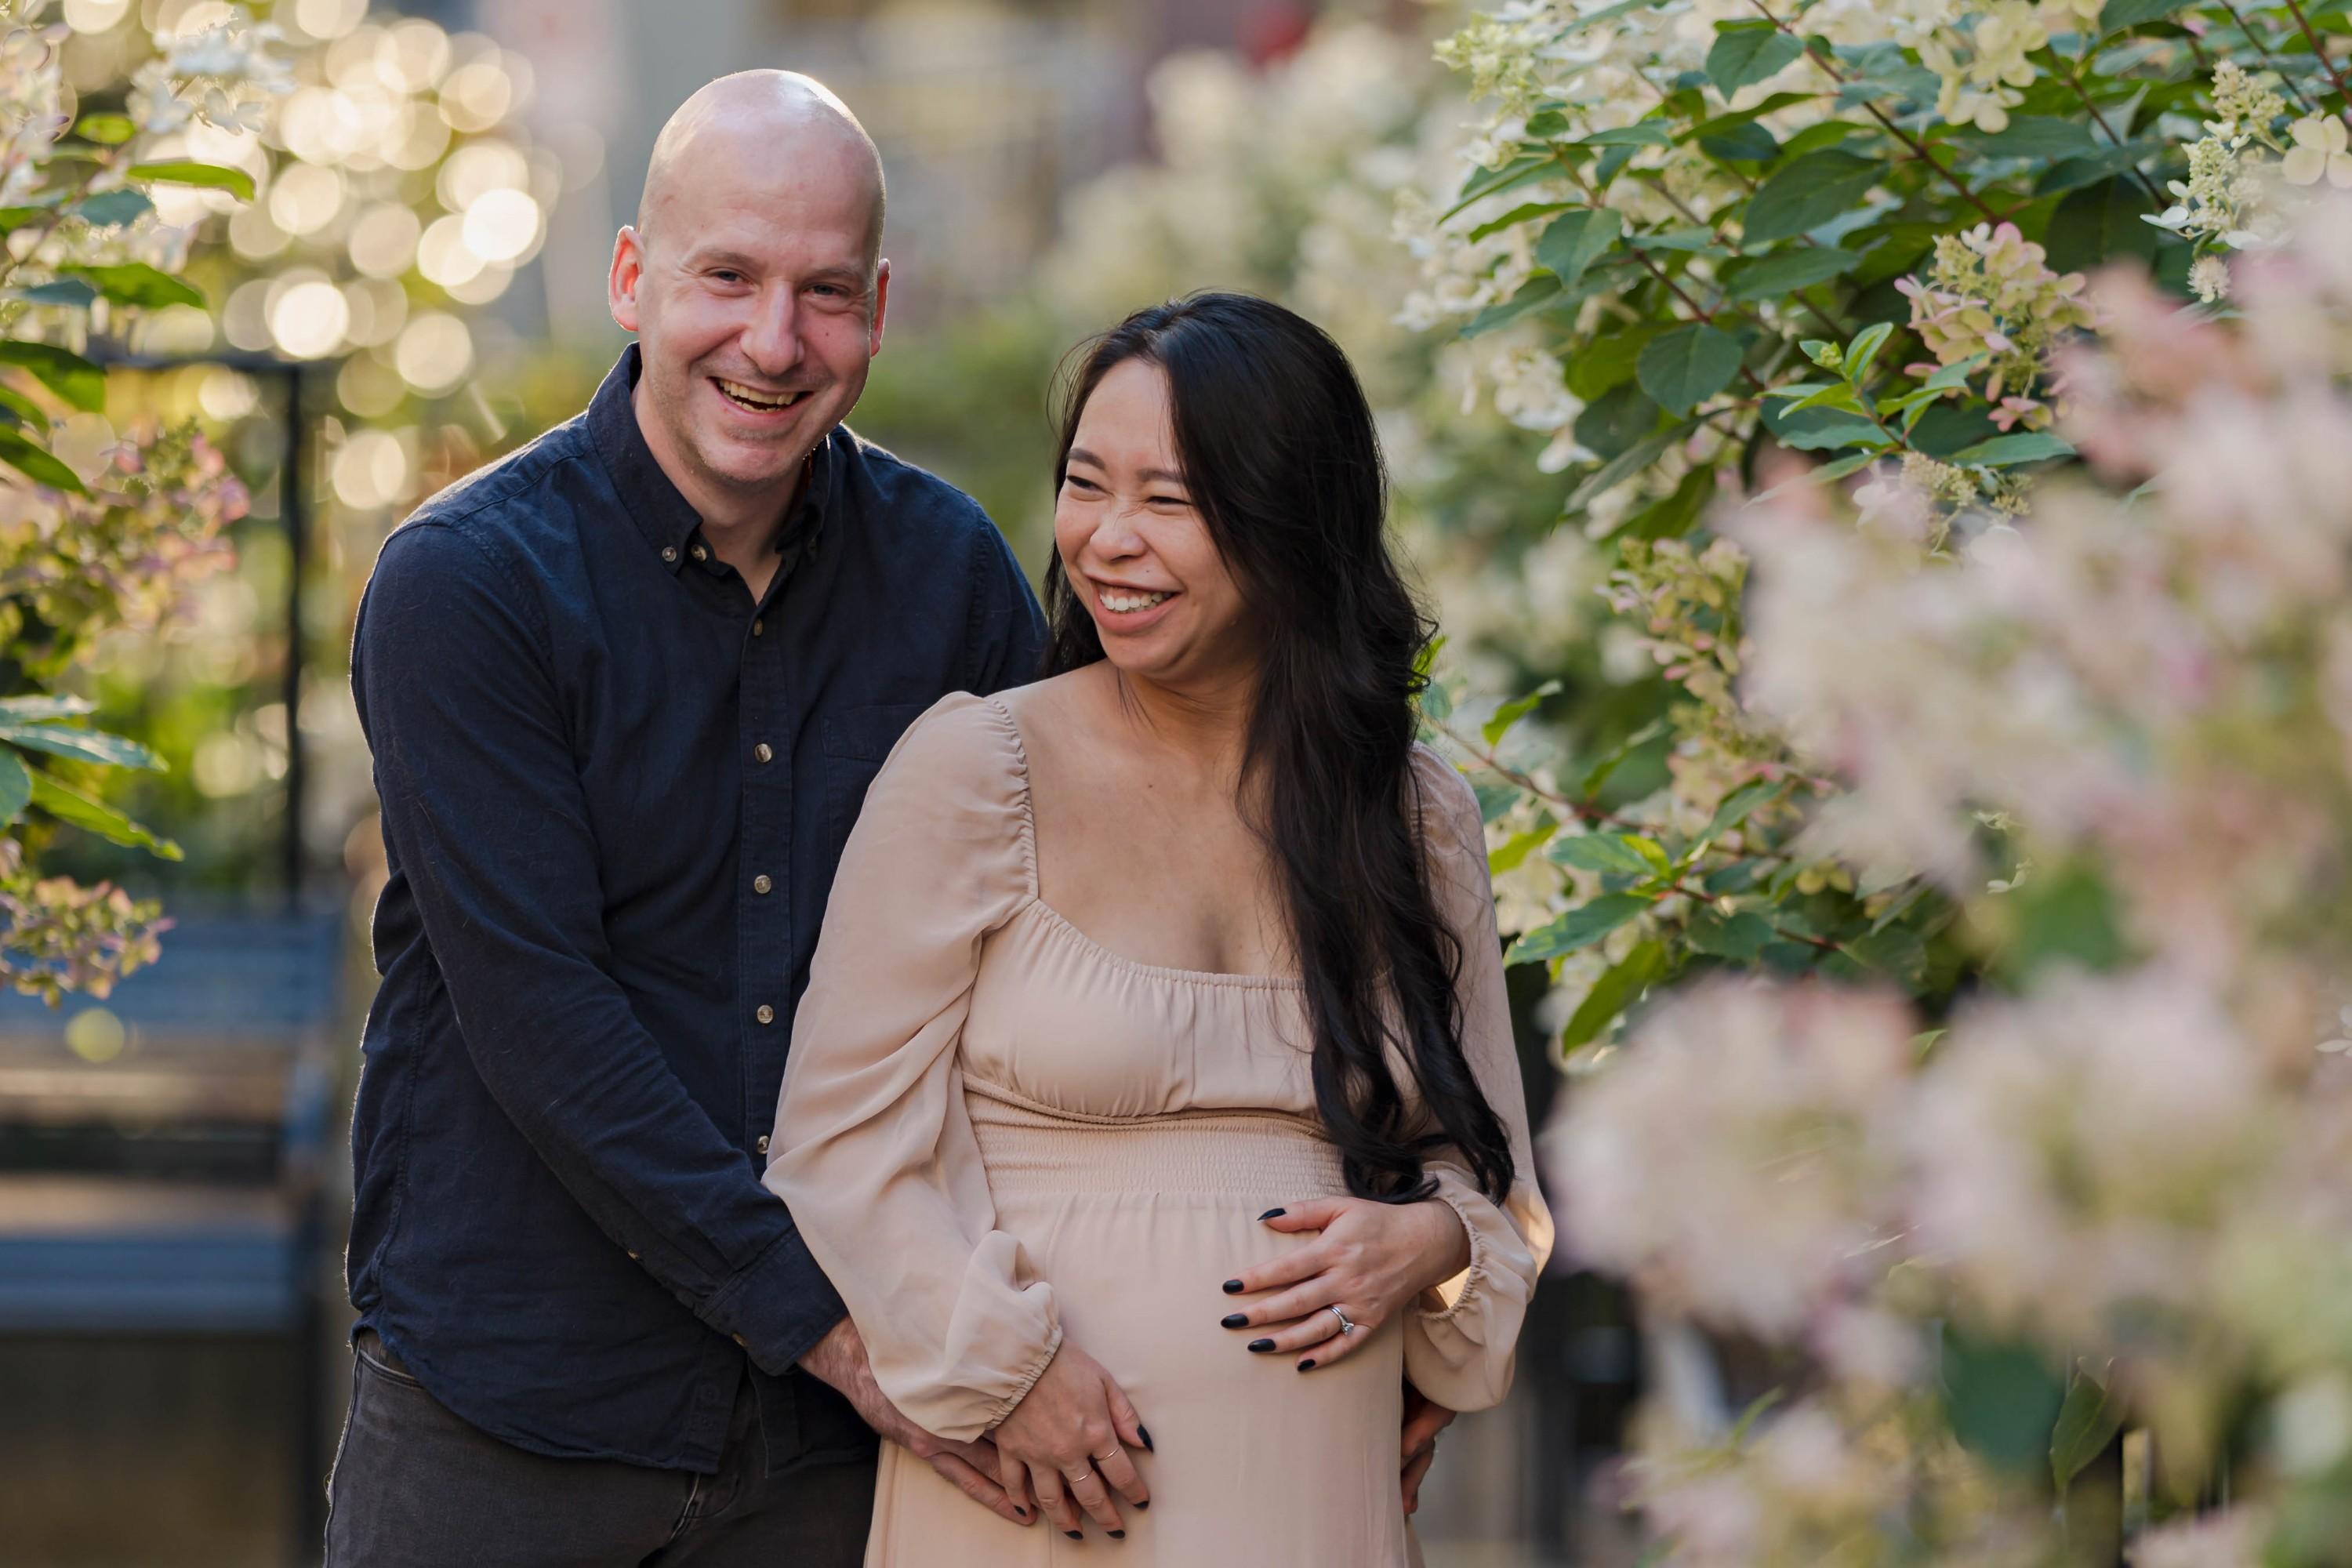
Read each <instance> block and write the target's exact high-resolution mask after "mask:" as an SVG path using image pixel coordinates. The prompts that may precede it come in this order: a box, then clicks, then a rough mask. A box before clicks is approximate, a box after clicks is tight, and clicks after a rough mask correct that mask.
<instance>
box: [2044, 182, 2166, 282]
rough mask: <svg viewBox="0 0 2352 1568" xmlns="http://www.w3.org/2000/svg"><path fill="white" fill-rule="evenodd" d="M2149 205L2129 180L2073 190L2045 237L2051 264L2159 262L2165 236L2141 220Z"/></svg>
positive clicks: (2061, 267)
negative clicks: (2129, 258)
mask: <svg viewBox="0 0 2352 1568" xmlns="http://www.w3.org/2000/svg"><path fill="white" fill-rule="evenodd" d="M2147 210H2148V206H2147V197H2146V195H2144V194H2143V193H2142V192H2141V191H2140V190H2139V189H2138V187H2137V186H2136V185H2133V184H2130V183H2129V182H2128V181H2126V180H2121V179H2110V180H2102V181H2099V182H2098V183H2097V184H2090V185H2085V186H2084V187H2083V188H2082V189H2081V190H2078V191H2072V192H2069V193H2068V194H2067V196H2066V199H2065V200H2063V201H2062V202H2060V203H2059V204H2058V210H2057V211H2056V212H2053V213H2052V214H2051V215H2050V226H2049V228H2048V229H2047V230H2046V231H2044V233H2043V234H2042V247H2043V248H2044V249H2045V250H2046V251H2048V252H2049V256H2048V260H2049V264H2050V266H2051V267H2052V268H2053V269H2055V270H2057V271H2060V272H2080V271H2083V270H2085V269H2086V268H2093V267H2101V266H2104V265H2105V264H2106V263H2107V262H2110V261H2116V260H2120V259H2121V258H2124V257H2126V256H2137V257H2138V258H2140V260H2142V261H2144V262H2150V261H2154V260H2155V259H2156V248H2157V247H2158V245H2159V244H2161V243H2162V239H2163V237H2162V236H2161V235H2159V234H2158V231H2157V230H2156V228H2155V227H2154V226H2152V225H2149V224H2145V223H2142V222H2141V221H2140V216H2141V215H2142V214H2144V213H2146V212H2147Z"/></svg>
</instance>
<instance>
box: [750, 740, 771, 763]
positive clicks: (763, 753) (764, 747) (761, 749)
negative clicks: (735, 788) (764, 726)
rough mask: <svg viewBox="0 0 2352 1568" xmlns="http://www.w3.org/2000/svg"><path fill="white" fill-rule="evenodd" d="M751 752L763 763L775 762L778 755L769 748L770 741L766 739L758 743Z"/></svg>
mask: <svg viewBox="0 0 2352 1568" xmlns="http://www.w3.org/2000/svg"><path fill="white" fill-rule="evenodd" d="M751 754H752V755H753V756H754V757H757V758H758V759H759V760H760V761H761V762H763V763H766V762H773V761H774V760H775V755H776V753H775V752H772V751H771V750H769V749H768V742H765V741H762V742H760V743H759V744H758V745H756V746H754V747H752V748H751Z"/></svg>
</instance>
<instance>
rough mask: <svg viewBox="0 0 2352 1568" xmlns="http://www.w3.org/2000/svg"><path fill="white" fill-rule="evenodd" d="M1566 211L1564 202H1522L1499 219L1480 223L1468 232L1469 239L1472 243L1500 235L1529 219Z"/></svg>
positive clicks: (1490, 219)
mask: <svg viewBox="0 0 2352 1568" xmlns="http://www.w3.org/2000/svg"><path fill="white" fill-rule="evenodd" d="M1567 210H1568V204H1567V203H1566V202H1523V203H1521V204H1520V205H1517V206H1515V207H1513V208H1512V209H1511V210H1510V211H1509V212H1507V213H1505V214H1504V215H1503V216H1501V217H1495V218H1488V219H1487V220H1486V222H1485V223H1482V224H1480V225H1479V226H1477V227H1476V228H1474V229H1472V230H1471V231H1470V238H1471V239H1472V240H1473V241H1474V242H1475V241H1477V240H1481V239H1484V238H1486V237H1487V236H1488V235H1490V234H1500V233H1502V232H1503V231H1504V230H1505V229H1507V228H1513V227H1516V226H1518V225H1520V224H1523V223H1526V222H1527V221H1528V219H1530V218H1538V217H1542V216H1546V215H1547V214H1549V213H1556V212H1566V211H1567Z"/></svg>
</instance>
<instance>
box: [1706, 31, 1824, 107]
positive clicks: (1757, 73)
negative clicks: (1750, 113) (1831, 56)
mask: <svg viewBox="0 0 2352 1568" xmlns="http://www.w3.org/2000/svg"><path fill="white" fill-rule="evenodd" d="M1804 52H1805V47H1804V45H1802V44H1801V43H1799V42H1798V41H1797V40H1796V39H1794V38H1792V37H1790V36H1789V35H1788V34H1786V33H1784V32H1782V31H1781V30H1780V28H1779V27H1778V26H1774V25H1773V24H1772V23H1770V22H1717V24H1716V25H1715V43H1714V44H1713V45H1712V46H1711V47H1709V48H1708V49H1707V51H1706V79H1707V80H1709V81H1711V82H1713V83H1715V89H1716V90H1717V92H1720V93H1721V94H1723V96H1724V97H1726V98H1729V97H1730V96H1731V95H1732V94H1733V93H1735V92H1738V90H1739V89H1741V88H1743V87H1746V86H1748V84H1750V83H1751V82H1759V81H1762V80H1763V79H1765V78H1766V77H1769V76H1772V75H1774V74H1776V73H1778V72H1779V71H1780V70H1781V69H1782V68H1785V67H1786V66H1787V65H1788V64H1789V63H1790V61H1792V60H1794V59H1795V58H1797V57H1798V56H1799V55H1801V54H1803V53H1804Z"/></svg>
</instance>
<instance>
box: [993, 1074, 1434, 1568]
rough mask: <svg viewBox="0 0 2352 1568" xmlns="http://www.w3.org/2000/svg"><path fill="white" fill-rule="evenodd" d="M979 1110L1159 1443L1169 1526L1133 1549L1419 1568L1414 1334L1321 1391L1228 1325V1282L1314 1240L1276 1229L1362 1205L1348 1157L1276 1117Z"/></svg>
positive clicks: (1163, 1513)
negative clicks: (1408, 1363)
mask: <svg viewBox="0 0 2352 1568" xmlns="http://www.w3.org/2000/svg"><path fill="white" fill-rule="evenodd" d="M967 1104H968V1106H969V1108H970V1110H971V1118H972V1124H973V1129H974V1131H975V1132H976V1133H977V1134H978V1137H979V1141H980V1144H981V1150H982V1156H983V1158H984V1160H985V1162H986V1163H987V1166H988V1172H989V1185H990V1189H991V1192H992V1194H993V1195H994V1197H995V1200H996V1205H997V1221H998V1224H999V1225H1000V1226H1002V1227H1003V1229H1004V1230H1006V1231H1008V1232H1010V1233H1011V1234H1013V1236H1015V1237H1019V1238H1020V1240H1021V1242H1022V1244H1023V1246H1024V1248H1025V1249H1026V1250H1027V1252H1028V1255H1029V1258H1030V1260H1031V1262H1032V1263H1033V1264H1034V1266H1035V1268H1037V1270H1038V1272H1039V1274H1040V1275H1041V1276H1042V1277H1044V1278H1045V1279H1047V1280H1049V1281H1051V1282H1052V1284H1053V1287H1054V1293H1055V1300H1056V1302H1057V1304H1058V1305H1059V1308H1060V1311H1061V1316H1062V1324H1063V1331H1064V1333H1065V1335H1066V1339H1067V1342H1070V1343H1074V1344H1076V1345H1078V1346H1079V1347H1081V1348H1082V1349H1084V1350H1085V1351H1086V1352H1087V1354H1089V1355H1091V1356H1093V1357H1094V1358H1095V1359H1096V1360H1097V1361H1098V1362H1100V1363H1103V1365H1104V1366H1105V1367H1106V1368H1107V1369H1108V1371H1109V1372H1110V1373H1111V1375H1112V1376H1113V1377H1115V1378H1117V1379H1118V1383H1119V1384H1120V1386H1121V1387H1122V1388H1124V1389H1125V1390H1126V1391H1127V1393H1128V1396H1129V1398H1130V1399H1132V1400H1133V1401H1134V1403H1135V1406H1136V1410H1137V1413H1138V1414H1139V1415H1140V1416H1141V1418H1142V1421H1143V1425H1144V1426H1145V1427H1146V1428H1147V1429H1148V1430H1149V1431H1150V1434H1151V1437H1152V1444H1153V1451H1152V1452H1151V1453H1150V1455H1148V1456H1146V1457H1144V1458H1143V1459H1142V1460H1141V1461H1139V1462H1140V1465H1141V1468H1142V1469H1143V1472H1144V1474H1145V1477H1146V1479H1147V1480H1148V1481H1149V1483H1150V1486H1151V1488H1152V1507H1151V1510H1150V1512H1149V1513H1148V1514H1143V1515H1138V1516H1136V1517H1135V1518H1134V1519H1133V1520H1131V1521H1130V1523H1131V1525H1133V1526H1134V1527H1136V1528H1135V1529H1134V1530H1131V1531H1130V1538H1129V1543H1130V1544H1132V1545H1139V1544H1141V1540H1142V1535H1143V1534H1144V1533H1148V1534H1149V1535H1150V1537H1151V1538H1152V1539H1153V1540H1154V1541H1155V1542H1156V1550H1155V1551H1153V1552H1151V1553H1150V1557H1151V1558H1152V1559H1153V1560H1155V1561H1157V1562H1160V1563H1171V1564H1172V1563H1203V1564H1205V1563H1297V1564H1316V1563H1332V1564H1340V1563H1345V1564H1349V1565H1350V1568H1381V1565H1385V1564H1390V1563H1402V1562H1404V1561H1405V1560H1406V1558H1405V1552H1406V1548H1405V1545H1404V1542H1405V1533H1404V1520H1403V1515H1402V1508H1401V1506H1400V1503H1399V1500H1398V1487H1397V1459H1398V1450H1397V1435H1398V1424H1399V1421H1400V1420H1401V1418H1402V1379H1403V1355H1402V1342H1401V1340H1400V1338H1399V1334H1398V1331H1397V1330H1396V1327H1395V1325H1393V1324H1391V1325H1389V1326H1388V1327H1386V1328H1384V1329H1382V1330H1381V1331H1379V1332H1377V1333H1375V1334H1374V1335H1373V1336H1372V1338H1371V1339H1370V1341H1368V1342H1365V1343H1363V1344H1360V1345H1359V1346H1358V1347H1357V1348H1356V1350H1355V1351H1354V1352H1353V1353H1352V1354H1350V1355H1349V1357H1348V1358H1347V1359H1345V1360H1344V1361H1341V1362H1339V1363H1336V1364H1333V1365H1330V1366H1328V1367H1323V1366H1318V1368H1316V1369H1315V1370H1313V1371H1311V1372H1307V1373H1301V1372H1299V1371H1298V1370H1297V1363H1298V1362H1299V1361H1300V1359H1302V1358H1301V1356H1300V1355H1295V1354H1252V1353H1251V1352H1249V1351H1248V1349H1247V1348H1246V1347H1247V1345H1248V1342H1249V1341H1250V1340H1251V1339H1252V1338H1254V1337H1255V1335H1254V1334H1253V1333H1252V1332H1250V1331H1233V1330H1230V1329H1226V1328H1223V1327H1222V1326H1221V1325H1220V1320H1221V1319H1223V1317H1224V1316H1225V1315H1226V1314H1227V1313H1229V1312H1232V1311H1234V1310H1235V1309H1236V1307H1237V1306H1239V1305H1243V1304H1245V1300H1243V1301H1237V1300H1236V1299H1235V1298H1234V1297H1231V1296H1228V1295H1226V1294H1225V1293H1224V1291H1223V1289H1222V1286H1223V1281H1224V1280H1226V1279H1231V1278H1233V1277H1234V1275H1237V1274H1239V1273H1240V1272H1241V1271H1242V1270H1243V1269H1244V1268H1249V1267H1251V1266H1252V1265H1255V1264H1258V1263H1263V1262H1266V1261H1269V1260H1271V1259H1274V1258H1279V1257H1281V1256H1283V1255H1284V1254H1286V1253H1288V1252H1292V1251H1295V1250H1296V1249H1297V1248H1298V1247H1303V1246H1306V1245H1307V1244H1308V1243H1309V1242H1310V1241H1311V1240H1312V1239H1313V1238H1312V1237H1308V1236H1286V1235H1284V1234H1282V1233H1280V1232H1277V1231H1274V1230H1270V1229H1268V1228H1267V1227H1265V1226H1263V1225H1261V1224H1259V1223H1258V1222H1257V1215H1260V1214H1262V1213H1264V1212H1265V1210H1266V1209H1268V1208H1272V1207H1275V1206H1276V1205H1284V1204H1289V1203H1295V1202H1297V1201H1299V1200H1301V1199H1304V1198H1310V1197H1318V1196H1324V1195H1328V1194H1338V1193H1342V1192H1344V1191H1345V1190H1346V1187H1345V1184H1344V1182H1343V1181H1342V1180H1341V1176H1340V1170H1339V1156H1338V1152H1337V1151H1336V1150H1334V1149H1333V1148H1332V1146H1331V1145H1330V1143H1329V1142H1328V1141H1327V1140H1325V1139H1324V1138H1323V1137H1322V1136H1321V1135H1320V1133H1319V1132H1318V1131H1317V1130H1316V1129H1314V1128H1313V1127H1312V1126H1311V1125H1309V1124H1308V1123H1306V1122H1304V1121H1300V1120H1299V1119H1297V1118H1295V1117H1287V1116H1280V1115H1275V1114H1270V1113H1269V1114H1252V1113H1223V1112H1215V1113H1211V1112H1200V1113H1192V1114H1187V1115H1181V1116H1171V1117H1155V1118H1150V1119H1146V1120H1139V1121H1108V1122H1097V1121H1086V1122H1081V1121H1072V1120H1068V1119H1065V1118H1060V1117H1055V1116H1052V1115H1049V1114H1045V1113H1043V1112H1040V1111H1037V1110H1033V1109H1030V1108H1027V1107H1024V1106H1016V1105H1012V1104H1008V1103H1006V1102H1004V1101H1002V1100H994V1099H992V1098H989V1097H987V1096H985V1095H984V1094H982V1093H980V1092H977V1091H975V1092H972V1093H970V1094H968V1096H967ZM1307 1353H1311V1352H1307ZM1139 1555H1141V1554H1139Z"/></svg>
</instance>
